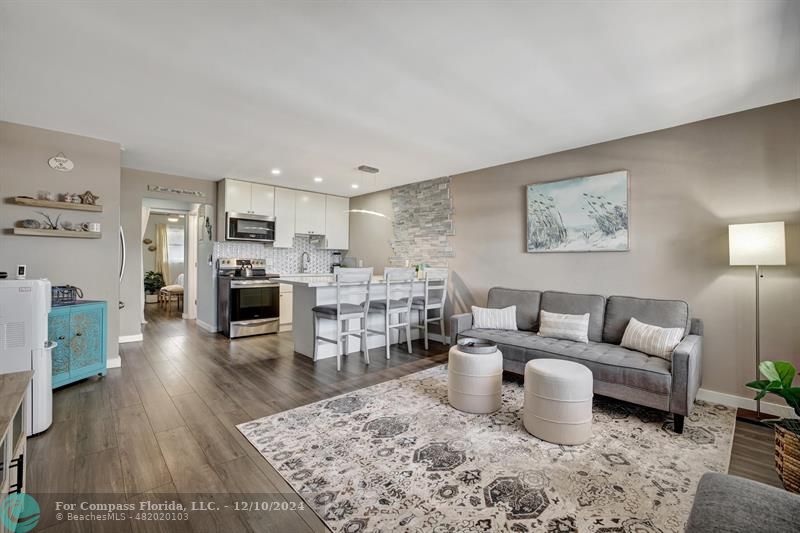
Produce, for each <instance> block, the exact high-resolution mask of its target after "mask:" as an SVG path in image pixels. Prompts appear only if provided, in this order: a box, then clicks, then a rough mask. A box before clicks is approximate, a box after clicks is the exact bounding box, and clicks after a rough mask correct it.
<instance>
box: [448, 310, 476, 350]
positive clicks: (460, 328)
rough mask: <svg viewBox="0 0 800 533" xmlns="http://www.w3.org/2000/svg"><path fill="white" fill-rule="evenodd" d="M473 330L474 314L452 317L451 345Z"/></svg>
mask: <svg viewBox="0 0 800 533" xmlns="http://www.w3.org/2000/svg"><path fill="white" fill-rule="evenodd" d="M470 328H472V313H462V314H460V315H452V316H451V317H450V344H455V343H456V342H457V341H458V336H459V335H460V334H461V333H463V332H465V331H467V330H468V329H470Z"/></svg>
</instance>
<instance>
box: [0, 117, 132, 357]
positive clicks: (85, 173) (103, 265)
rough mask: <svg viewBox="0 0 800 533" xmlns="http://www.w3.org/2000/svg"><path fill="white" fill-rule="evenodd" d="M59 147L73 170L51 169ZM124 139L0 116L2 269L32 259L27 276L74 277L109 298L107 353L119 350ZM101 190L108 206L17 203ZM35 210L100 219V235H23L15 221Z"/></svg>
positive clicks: (92, 294) (66, 280)
mask: <svg viewBox="0 0 800 533" xmlns="http://www.w3.org/2000/svg"><path fill="white" fill-rule="evenodd" d="M59 152H64V154H65V155H66V156H67V157H69V158H70V159H72V161H73V162H74V163H75V168H74V169H73V170H72V171H71V172H58V171H55V170H53V169H51V168H50V167H49V166H48V164H47V160H48V159H50V158H51V157H52V156H54V155H56V154H57V153H59ZM119 165H120V151H119V144H117V143H113V142H108V141H101V140H98V139H90V138H88V137H81V136H79V135H70V134H67V133H61V132H56V131H50V130H43V129H39V128H32V127H29V126H23V125H20V124H12V123H9V122H0V198H2V204H0V228H2V233H0V270H3V271H7V272H9V274H13V272H14V267H15V266H16V265H17V264H27V265H28V272H29V274H28V275H29V277H31V278H42V277H46V278H49V279H50V281H51V282H52V283H53V284H54V285H66V284H70V285H75V286H77V287H80V288H82V289H83V293H84V297H85V298H87V299H96V300H105V301H107V302H108V344H107V350H108V358H109V359H113V358H116V357H117V356H118V354H119V350H118V344H117V337H118V329H119V311H118V306H117V302H118V301H119V216H120V215H119V213H120V207H119V173H120V170H119V169H120V166H119ZM87 189H88V190H91V191H92V192H93V193H94V194H97V195H99V196H100V199H99V200H98V203H99V204H102V205H103V212H102V213H87V212H83V211H67V210H61V209H38V208H31V207H25V206H19V205H15V204H13V203H11V202H10V201H9V198H12V197H14V196H34V197H35V196H36V195H37V192H38V191H51V192H54V193H62V192H84V191H86V190H87ZM36 211H44V212H46V213H47V214H48V215H50V216H51V218H55V217H56V216H58V215H59V214H60V215H61V220H62V221H65V220H69V221H72V222H99V223H100V224H101V229H102V233H103V236H102V237H101V238H100V239H96V240H95V239H71V238H63V237H22V236H17V235H13V234H11V228H13V227H14V226H15V224H16V223H17V222H18V221H19V220H22V219H25V218H33V219H37V220H39V219H41V218H42V217H41V216H40V215H38V214H36Z"/></svg>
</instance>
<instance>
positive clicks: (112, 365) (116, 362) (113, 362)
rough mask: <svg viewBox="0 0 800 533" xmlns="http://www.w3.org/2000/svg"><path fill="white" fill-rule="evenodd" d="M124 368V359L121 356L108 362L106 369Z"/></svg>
mask: <svg viewBox="0 0 800 533" xmlns="http://www.w3.org/2000/svg"><path fill="white" fill-rule="evenodd" d="M121 366H122V358H121V357H120V356H116V357H112V358H111V359H108V360H107V361H106V368H120V367H121Z"/></svg>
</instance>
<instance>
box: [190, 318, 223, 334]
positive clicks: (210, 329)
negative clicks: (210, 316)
mask: <svg viewBox="0 0 800 533" xmlns="http://www.w3.org/2000/svg"><path fill="white" fill-rule="evenodd" d="M195 322H197V325H198V326H200V327H201V328H203V329H204V330H206V331H208V332H209V333H216V332H218V331H219V328H216V327H214V326H212V325H211V324H206V323H205V322H203V321H202V320H200V319H199V318H197V319H195Z"/></svg>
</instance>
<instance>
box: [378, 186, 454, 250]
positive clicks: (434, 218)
mask: <svg viewBox="0 0 800 533" xmlns="http://www.w3.org/2000/svg"><path fill="white" fill-rule="evenodd" d="M391 193H392V215H393V216H392V218H393V223H392V228H393V236H392V254H393V256H392V257H391V258H390V263H391V264H393V265H403V264H404V263H405V261H406V260H408V261H409V262H410V263H411V264H412V265H414V264H418V263H427V264H429V265H431V266H447V262H448V259H449V258H451V257H453V256H454V255H455V252H454V251H453V247H452V246H451V244H450V242H449V239H448V237H450V236H451V235H455V229H454V227H453V202H452V198H451V196H450V178H449V177H447V178H438V179H434V180H428V181H422V182H418V183H411V184H408V185H403V186H402V187H395V188H394V189H392V191H391Z"/></svg>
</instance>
